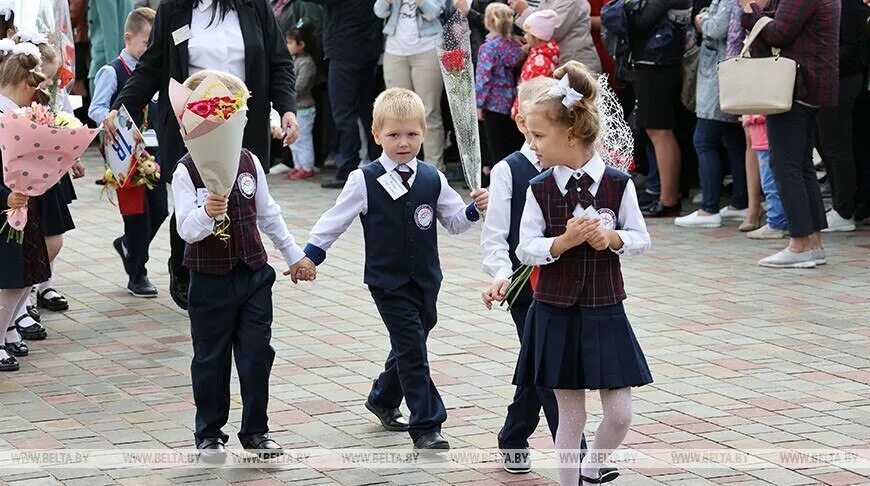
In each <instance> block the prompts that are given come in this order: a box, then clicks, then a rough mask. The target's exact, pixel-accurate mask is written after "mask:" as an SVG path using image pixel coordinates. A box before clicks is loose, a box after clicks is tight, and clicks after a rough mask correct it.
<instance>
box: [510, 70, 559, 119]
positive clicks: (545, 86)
mask: <svg viewBox="0 0 870 486" xmlns="http://www.w3.org/2000/svg"><path fill="white" fill-rule="evenodd" d="M555 84H556V80H555V79H553V78H548V77H546V76H538V77H536V78H532V79H529V80H528V81H524V82H523V83H521V84H520V86H519V88H517V104H518V106H519V111H520V114H521V115H523V116H525V114H526V113H528V111H529V107H531V106H532V102H533V101H535V100H536V99H537V98H539V97H541V96H543V95H544V94H545V93H547V92H548V91H550V88H552V87H553V86H554V85H555Z"/></svg>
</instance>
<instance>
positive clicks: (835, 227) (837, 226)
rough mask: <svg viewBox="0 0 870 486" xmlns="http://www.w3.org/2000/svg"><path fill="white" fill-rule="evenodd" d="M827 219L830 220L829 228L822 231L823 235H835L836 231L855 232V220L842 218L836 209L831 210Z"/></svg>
mask: <svg viewBox="0 0 870 486" xmlns="http://www.w3.org/2000/svg"><path fill="white" fill-rule="evenodd" d="M825 217H826V218H827V219H828V227H827V228H825V229H823V230H822V233H833V232H834V231H855V218H854V217H851V218H849V219H846V218H844V217H842V216H840V213H838V212H837V210H836V209H831V210H829V211H828V212H827V213H826V214H825Z"/></svg>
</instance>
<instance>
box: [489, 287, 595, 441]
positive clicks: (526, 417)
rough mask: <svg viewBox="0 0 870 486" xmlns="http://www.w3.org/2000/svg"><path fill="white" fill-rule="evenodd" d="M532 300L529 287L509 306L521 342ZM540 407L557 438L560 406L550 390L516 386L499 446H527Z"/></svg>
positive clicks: (584, 436)
mask: <svg viewBox="0 0 870 486" xmlns="http://www.w3.org/2000/svg"><path fill="white" fill-rule="evenodd" d="M532 305H534V301H533V300H532V294H531V292H530V291H528V292H526V293H525V294H524V295H520V296H519V297H518V298H517V301H516V303H514V305H513V307H511V318H512V319H513V321H514V326H516V328H517V336H518V337H519V339H520V344H521V345H522V342H523V331H524V330H525V324H526V316H527V315H528V314H529V310H530V309H531V307H532ZM541 408H543V409H544V417H546V418H547V426H548V427H549V429H550V435H552V436H553V442H554V443H555V441H556V429H558V428H559V407H558V405H557V404H556V396H555V395H554V394H553V390H551V389H549V388H544V387H535V386H517V388H516V390H515V391H514V401H513V402H512V403H511V404H510V405H508V410H507V416H506V417H505V419H504V425H503V426H502V428H501V431H499V433H498V447H499V449H527V448H528V447H529V437H531V436H532V434H534V433H535V430H536V429H537V428H538V423H540V420H541ZM580 450H582V451H584V452H585V451H586V434H583V435H582V436H581V437H580Z"/></svg>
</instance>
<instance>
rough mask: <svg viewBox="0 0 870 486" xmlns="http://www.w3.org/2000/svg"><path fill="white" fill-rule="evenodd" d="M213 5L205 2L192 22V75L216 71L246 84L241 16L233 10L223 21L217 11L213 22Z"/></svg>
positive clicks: (190, 58) (189, 66) (209, 1)
mask: <svg viewBox="0 0 870 486" xmlns="http://www.w3.org/2000/svg"><path fill="white" fill-rule="evenodd" d="M212 3H213V0H201V1H200V2H199V5H197V6H196V7H194V9H193V13H192V15H191V18H190V40H188V41H187V42H188V44H187V51H188V57H189V64H188V71H189V74H191V75H192V74H196V73H198V72H200V71H203V70H205V69H213V70H216V71H223V72H227V73H230V74H232V75H235V76H237V77H238V78H239V79H241V80H242V81H245V40H244V38H243V37H242V29H241V27H240V26H239V14H238V13H237V12H236V11H235V10H230V11H229V12H227V15H226V17H224V19H223V21H221V18H220V12H217V11H216V12H214V20H212V8H211V6H212ZM209 22H211V25H209Z"/></svg>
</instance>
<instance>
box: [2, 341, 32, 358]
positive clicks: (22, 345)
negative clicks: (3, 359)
mask: <svg viewBox="0 0 870 486" xmlns="http://www.w3.org/2000/svg"><path fill="white" fill-rule="evenodd" d="M6 351H7V352H9V354H11V355H12V356H17V357H19V358H20V357H22V356H27V355H28V354H30V349H29V348H28V347H27V343H26V342H25V341H24V340H23V339H22V340H21V341H18V342H15V343H6Z"/></svg>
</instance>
